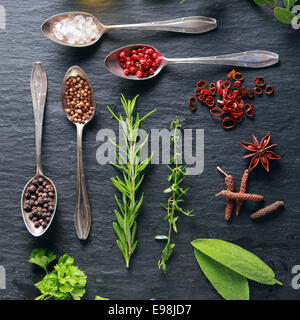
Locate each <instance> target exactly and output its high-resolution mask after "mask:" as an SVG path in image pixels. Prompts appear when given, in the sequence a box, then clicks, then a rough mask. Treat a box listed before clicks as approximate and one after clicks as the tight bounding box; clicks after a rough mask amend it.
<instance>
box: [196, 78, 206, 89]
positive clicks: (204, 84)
mask: <svg viewBox="0 0 300 320" xmlns="http://www.w3.org/2000/svg"><path fill="white" fill-rule="evenodd" d="M197 87H198V88H201V89H204V88H206V81H205V80H200V81H198V82H197Z"/></svg>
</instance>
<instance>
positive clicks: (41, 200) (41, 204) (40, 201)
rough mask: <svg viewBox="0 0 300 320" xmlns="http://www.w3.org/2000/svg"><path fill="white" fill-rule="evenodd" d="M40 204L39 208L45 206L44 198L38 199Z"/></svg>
mask: <svg viewBox="0 0 300 320" xmlns="http://www.w3.org/2000/svg"><path fill="white" fill-rule="evenodd" d="M38 204H39V206H43V204H44V200H43V198H42V197H40V198H38Z"/></svg>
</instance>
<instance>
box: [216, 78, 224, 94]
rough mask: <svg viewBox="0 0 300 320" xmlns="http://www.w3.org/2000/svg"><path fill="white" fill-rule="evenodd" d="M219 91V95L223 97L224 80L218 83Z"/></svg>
mask: <svg viewBox="0 0 300 320" xmlns="http://www.w3.org/2000/svg"><path fill="white" fill-rule="evenodd" d="M217 91H218V95H221V94H222V93H223V87H222V80H218V81H217Z"/></svg>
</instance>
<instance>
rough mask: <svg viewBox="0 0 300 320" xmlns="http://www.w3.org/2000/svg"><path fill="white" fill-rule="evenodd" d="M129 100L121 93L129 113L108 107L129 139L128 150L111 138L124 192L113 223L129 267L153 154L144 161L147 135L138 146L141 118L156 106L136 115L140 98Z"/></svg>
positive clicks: (119, 187)
mask: <svg viewBox="0 0 300 320" xmlns="http://www.w3.org/2000/svg"><path fill="white" fill-rule="evenodd" d="M137 98H138V96H136V97H135V98H134V99H133V100H128V101H127V100H126V99H125V97H124V96H123V95H121V102H122V106H123V110H124V112H125V115H126V117H125V118H123V116H122V115H121V114H120V115H119V116H117V115H116V114H115V113H114V112H113V111H112V110H111V109H110V108H109V107H107V108H108V110H109V111H110V113H111V114H112V116H113V117H114V118H115V119H116V120H117V121H118V122H119V123H120V124H121V127H122V129H123V132H122V134H123V137H124V140H125V143H126V150H125V149H124V148H121V147H120V146H119V145H117V144H116V143H114V142H113V141H111V143H113V145H114V146H116V147H117V149H118V150H119V153H118V154H116V163H112V164H113V165H114V166H115V167H116V168H117V169H119V170H120V172H121V174H120V176H117V177H114V178H111V181H112V183H113V185H114V186H115V188H116V189H117V190H118V191H119V192H120V193H121V195H122V197H121V198H120V199H119V198H118V196H115V199H116V202H117V205H118V207H119V210H117V209H115V210H114V213H115V216H116V220H117V221H116V222H114V223H113V227H114V230H115V233H116V235H117V237H118V240H117V245H118V247H119V249H120V251H121V253H122V255H123V257H124V259H125V263H126V267H127V268H129V264H130V258H131V256H132V254H133V252H134V250H135V248H136V246H137V241H136V231H137V222H136V219H137V216H138V211H139V209H140V206H141V204H142V202H143V195H142V196H141V197H140V198H139V199H137V192H138V189H139V187H140V185H141V183H142V181H143V178H144V175H143V174H142V173H143V171H144V170H145V169H146V167H147V165H148V164H149V163H150V161H151V158H152V156H150V157H149V158H148V159H146V160H144V161H142V162H141V161H140V151H141V149H142V147H143V146H144V145H145V144H146V143H147V140H148V136H147V137H146V139H145V140H144V141H143V142H142V143H140V144H139V146H137V142H138V141H137V140H138V130H139V127H140V124H141V122H142V121H143V120H144V119H146V118H147V117H148V116H150V115H151V114H152V113H153V112H154V111H156V109H155V110H153V111H151V112H149V113H148V114H147V115H146V116H144V117H142V118H141V117H140V115H139V114H138V113H137V115H136V117H135V119H134V116H133V112H134V108H135V104H136V100H137Z"/></svg>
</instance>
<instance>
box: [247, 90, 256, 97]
mask: <svg viewBox="0 0 300 320" xmlns="http://www.w3.org/2000/svg"><path fill="white" fill-rule="evenodd" d="M247 96H248V98H254V96H255V93H254V90H251V89H250V90H248V91H247Z"/></svg>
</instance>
